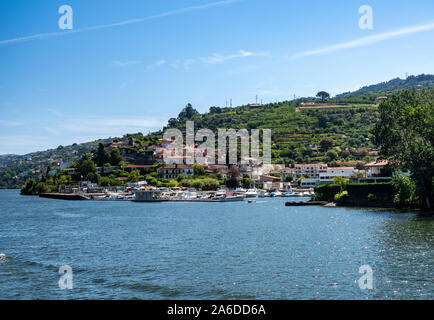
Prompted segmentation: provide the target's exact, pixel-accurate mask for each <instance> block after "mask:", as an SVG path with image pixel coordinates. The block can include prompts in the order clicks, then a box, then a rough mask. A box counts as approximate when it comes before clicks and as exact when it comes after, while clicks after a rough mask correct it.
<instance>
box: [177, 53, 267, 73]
mask: <svg viewBox="0 0 434 320" xmlns="http://www.w3.org/2000/svg"><path fill="white" fill-rule="evenodd" d="M267 55H268V54H267V53H264V52H250V51H245V50H239V51H237V52H235V53H233V54H229V55H222V54H218V53H213V54H212V55H210V56H206V57H199V58H189V59H184V60H178V61H176V62H175V63H172V64H171V66H172V67H173V68H178V67H179V66H182V67H184V69H186V70H189V69H190V67H191V65H193V64H195V63H203V64H210V65H214V64H221V63H225V62H227V61H230V60H234V59H240V58H247V57H254V56H261V57H264V56H267Z"/></svg>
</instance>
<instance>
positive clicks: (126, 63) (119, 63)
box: [111, 60, 142, 68]
mask: <svg viewBox="0 0 434 320" xmlns="http://www.w3.org/2000/svg"><path fill="white" fill-rule="evenodd" d="M141 63H142V61H140V60H129V61H119V60H116V61H113V62H112V63H111V65H112V66H114V67H120V68H123V67H128V66H133V65H137V64H141Z"/></svg>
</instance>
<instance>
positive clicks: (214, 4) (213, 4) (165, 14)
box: [0, 0, 245, 45]
mask: <svg viewBox="0 0 434 320" xmlns="http://www.w3.org/2000/svg"><path fill="white" fill-rule="evenodd" d="M240 1H245V0H223V1H216V2H211V3H207V4H203V5H198V6H192V7H187V8H181V9H177V10H172V11H167V12H163V13H159V14H155V15H151V16H147V17H143V18H137V19H131V20H126V21H121V22H116V23H111V24H104V25H99V26H93V27H85V28H81V29H75V30H71V31H63V32H62V31H61V32H51V33H39V34H35V35H31V36H26V37H20V38H14V39H8V40H0V45H6V44H14V43H19V42H25V41H32V40H38V39H46V38H52V37H60V36H65V35H69V34H74V33H80V32H85V31H92V30H100V29H106V28H113V27H120V26H124V25H128V24H133V23H140V22H145V21H149V20H154V19H160V18H164V17H169V16H175V15H180V14H183V13H187V12H192V11H198V10H204V9H208V8H213V7H218V6H225V5H229V4H233V3H236V2H240Z"/></svg>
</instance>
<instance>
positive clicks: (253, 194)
mask: <svg viewBox="0 0 434 320" xmlns="http://www.w3.org/2000/svg"><path fill="white" fill-rule="evenodd" d="M245 195H246V198H257V197H258V192H257V191H256V190H255V189H249V190H247V192H246V193H245Z"/></svg>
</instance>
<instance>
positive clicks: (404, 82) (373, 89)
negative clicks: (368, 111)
mask: <svg viewBox="0 0 434 320" xmlns="http://www.w3.org/2000/svg"><path fill="white" fill-rule="evenodd" d="M418 87H427V88H434V75H429V74H421V75H418V76H409V77H408V78H407V79H400V78H396V79H392V80H390V81H387V82H382V83H378V84H374V85H370V86H365V87H363V88H360V89H359V90H357V91H354V92H345V93H342V94H339V95H337V96H336V98H350V97H355V96H362V95H370V94H371V95H373V96H379V95H381V94H383V93H387V92H393V91H396V90H402V89H410V88H418Z"/></svg>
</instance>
